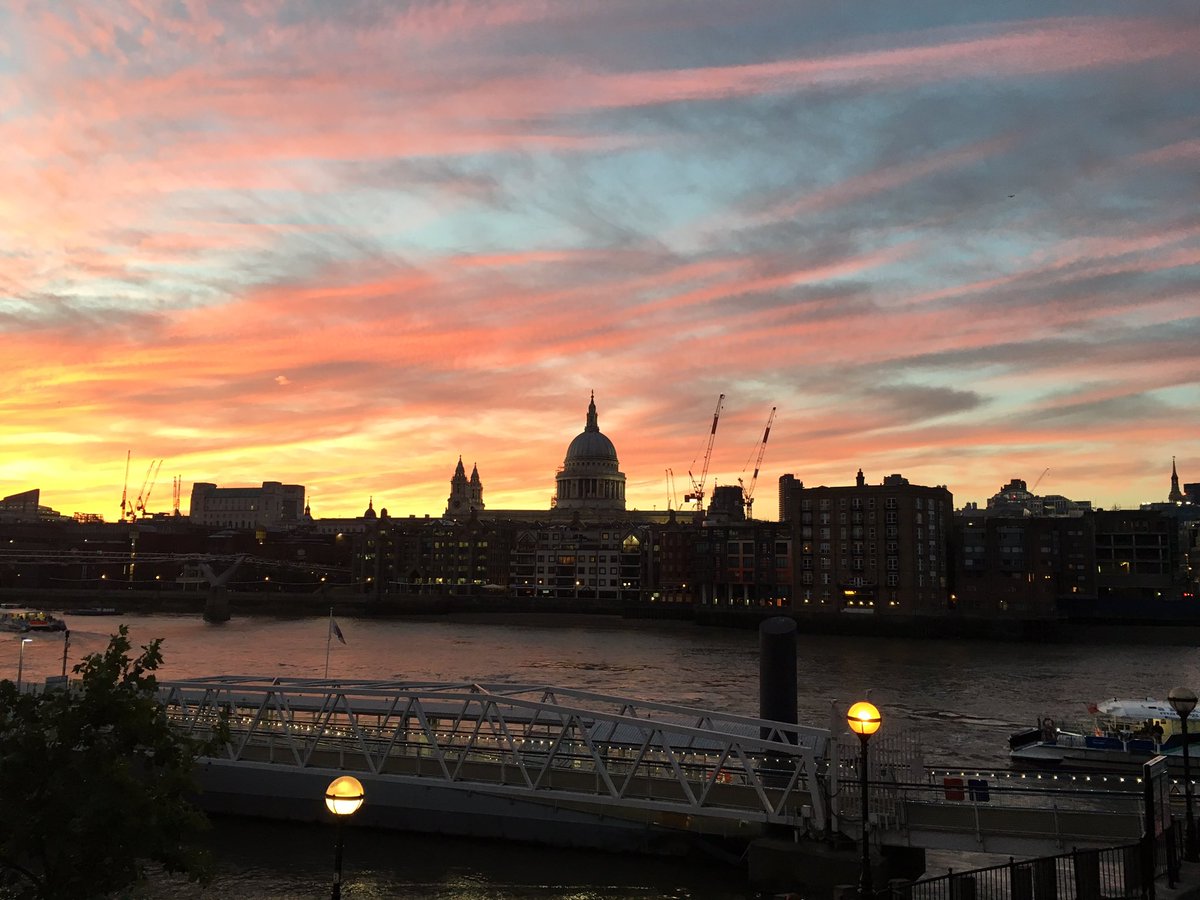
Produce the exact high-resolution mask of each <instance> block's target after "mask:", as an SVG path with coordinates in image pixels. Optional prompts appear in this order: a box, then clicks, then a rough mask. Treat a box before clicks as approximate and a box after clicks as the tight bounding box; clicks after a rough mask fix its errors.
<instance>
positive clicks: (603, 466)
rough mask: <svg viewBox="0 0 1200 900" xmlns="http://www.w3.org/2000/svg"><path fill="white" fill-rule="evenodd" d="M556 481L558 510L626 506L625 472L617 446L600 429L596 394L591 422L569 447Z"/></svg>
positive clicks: (605, 508)
mask: <svg viewBox="0 0 1200 900" xmlns="http://www.w3.org/2000/svg"><path fill="white" fill-rule="evenodd" d="M555 481H556V483H557V489H556V491H555V498H554V505H555V507H556V508H558V509H588V510H609V511H614V510H623V509H625V475H624V473H623V472H621V471H620V462H619V461H618V460H617V448H616V447H614V446H613V442H612V441H610V440H609V439H608V437H607V436H605V434H604V433H603V432H602V431H601V430H600V425H599V423H598V421H597V417H596V395H595V394H592V398H591V402H589V403H588V411H587V425H586V426H585V427H584V429H583V431H581V432H580V433H579V434H578V435H576V436H575V439H574V440H573V441H571V443H570V444H569V445H568V446H567V455H566V457H565V458H564V459H563V464H562V468H561V469H559V472H558V475H557V476H555Z"/></svg>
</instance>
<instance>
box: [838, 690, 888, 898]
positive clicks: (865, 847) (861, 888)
mask: <svg viewBox="0 0 1200 900" xmlns="http://www.w3.org/2000/svg"><path fill="white" fill-rule="evenodd" d="M846 723H847V724H848V725H849V726H850V730H851V731H853V732H854V733H855V734H857V735H858V740H859V743H861V744H862V758H861V759H860V760H859V764H858V785H859V792H860V793H861V794H862V872H861V874H860V875H859V881H858V896H859V897H860V898H862V900H867V898H869V897H870V896H871V895H872V894H873V893H874V890H873V886H872V884H871V842H870V840H869V839H868V834H867V831H868V828H869V827H870V823H869V822H868V816H869V812H868V804H867V741H869V740H871V735H873V734H874V733H875V732H876V731H878V730H879V726H880V725H882V724H883V719H882V717H881V716H880V715H879V710H878V709H876V708H875V706H874V705H873V704H871V703H868V702H867V701H866V700H860V701H859V702H858V703H855V704H854V705H853V706H852V707H850V710H849V711H848V712H847V713H846Z"/></svg>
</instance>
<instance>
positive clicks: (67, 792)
mask: <svg viewBox="0 0 1200 900" xmlns="http://www.w3.org/2000/svg"><path fill="white" fill-rule="evenodd" d="M128 633H129V629H128V628H127V627H126V626H124V625H122V626H120V628H119V630H118V633H117V634H115V635H113V636H112V637H111V638H110V640H109V644H108V647H107V649H106V650H104V651H103V652H101V653H93V654H92V655H90V656H88V657H87V658H85V659H84V660H83V662H81V663H80V664H79V665H77V666H76V667H75V669H74V672H75V674H76V675H77V676H78V681H77V682H73V683H72V684H71V686H70V688H69V689H63V690H55V691H47V692H45V693H43V694H41V695H34V694H29V693H23V694H19V693H18V692H17V690H16V688H15V687H14V685H13V684H12V682H11V681H3V682H0V896H4V897H12V898H44V900H49V898H54V900H74V898H88V897H103V896H106V895H110V894H112V893H113V892H115V891H118V890H120V889H122V888H126V887H128V886H130V885H133V884H136V883H137V882H138V881H140V880H141V879H142V878H143V876H144V871H145V866H146V865H147V864H148V863H155V864H157V865H159V866H161V867H162V868H163V869H165V870H166V871H168V872H179V873H184V874H186V875H187V876H188V877H189V878H191V879H192V880H201V881H203V880H206V879H207V877H208V874H209V873H208V866H209V860H208V858H207V854H206V853H205V852H204V851H202V850H200V849H199V848H198V846H197V843H196V841H197V838H198V837H199V836H200V834H201V833H202V831H203V830H204V829H205V828H206V827H207V826H208V822H207V819H206V818H205V816H204V814H203V813H201V812H200V811H199V810H197V809H196V808H195V807H194V806H193V805H192V803H191V801H190V797H191V795H192V794H193V792H194V784H193V780H192V766H193V761H194V759H195V757H196V756H197V755H202V754H205V753H207V752H211V751H213V750H214V749H215V747H216V746H217V745H218V744H219V743H221V742H223V741H224V740H225V739H226V738H227V732H226V730H225V729H224V727H223V725H222V726H221V727H219V728H218V729H216V730H215V732H214V734H213V736H212V738H211V740H209V741H207V742H203V743H201V742H197V741H195V740H192V739H189V738H187V737H185V736H183V735H181V734H179V733H177V732H175V731H173V730H172V729H171V727H170V725H169V724H168V722H167V718H166V714H165V711H164V708H163V707H162V705H161V704H159V702H158V700H157V689H158V683H157V681H156V679H155V676H154V674H153V672H154V671H155V670H156V669H157V668H158V667H159V665H160V664H161V662H162V651H161V649H160V645H161V640H155V641H152V642H151V643H149V644H147V645H145V646H143V647H142V648H141V653H140V654H139V655H138V656H137V657H136V658H132V657H131V656H130V650H131V645H130V642H129V636H128Z"/></svg>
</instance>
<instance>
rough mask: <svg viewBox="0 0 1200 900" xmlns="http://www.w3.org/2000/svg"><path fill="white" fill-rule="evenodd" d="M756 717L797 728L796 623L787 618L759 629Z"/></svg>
mask: <svg viewBox="0 0 1200 900" xmlns="http://www.w3.org/2000/svg"><path fill="white" fill-rule="evenodd" d="M758 717H759V718H760V719H767V720H769V721H772V722H787V723H789V724H791V725H795V724H796V622H795V620H794V619H789V618H787V617H786V616H772V617H771V618H770V619H766V620H764V621H763V623H762V624H761V625H759V626H758ZM762 731H763V734H762V735H761V736H762V737H763V738H764V739H766V738H767V737H769V735H768V734H767V731H768V730H767V729H766V728H764V729H762Z"/></svg>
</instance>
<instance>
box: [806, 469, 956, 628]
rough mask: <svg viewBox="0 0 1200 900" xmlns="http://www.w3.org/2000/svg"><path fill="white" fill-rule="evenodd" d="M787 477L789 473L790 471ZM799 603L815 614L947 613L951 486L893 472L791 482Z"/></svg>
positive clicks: (859, 473)
mask: <svg viewBox="0 0 1200 900" xmlns="http://www.w3.org/2000/svg"><path fill="white" fill-rule="evenodd" d="M784 477H785V478H786V477H788V476H784ZM789 488H790V489H789V490H788V491H787V495H786V497H784V498H783V503H784V508H785V512H786V521H788V522H790V523H791V524H792V526H793V528H794V532H793V533H794V534H795V535H796V538H795V546H794V548H793V560H794V562H793V566H794V575H793V590H794V592H795V595H794V596H795V599H794V602H793V608H794V609H796V611H797V612H806V613H809V614H829V615H837V614H849V615H888V614H905V615H914V614H918V615H919V614H940V613H945V612H946V611H947V610H948V609H949V608H950V602H951V601H950V590H949V581H948V572H947V559H946V549H945V548H946V541H947V529H948V528H949V527H950V522H951V516H952V514H953V505H952V503H953V498H952V497H951V494H950V491H949V490H947V489H946V488H945V487H941V486H939V487H925V486H923V485H915V484H909V482H908V479H906V478H904V477H902V476H900V475H889V476H887V477H886V478H885V479H884V480H883V482H882V483H881V484H867V483H866V479H865V478H864V476H863V473H862V470H861V469H860V470H859V471H858V475H857V478H856V479H855V484H854V485H853V486H849V487H825V486H821V487H811V488H806V487H804V486H803V484H802V483H801V482H793V483H792V484H791V485H789Z"/></svg>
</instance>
